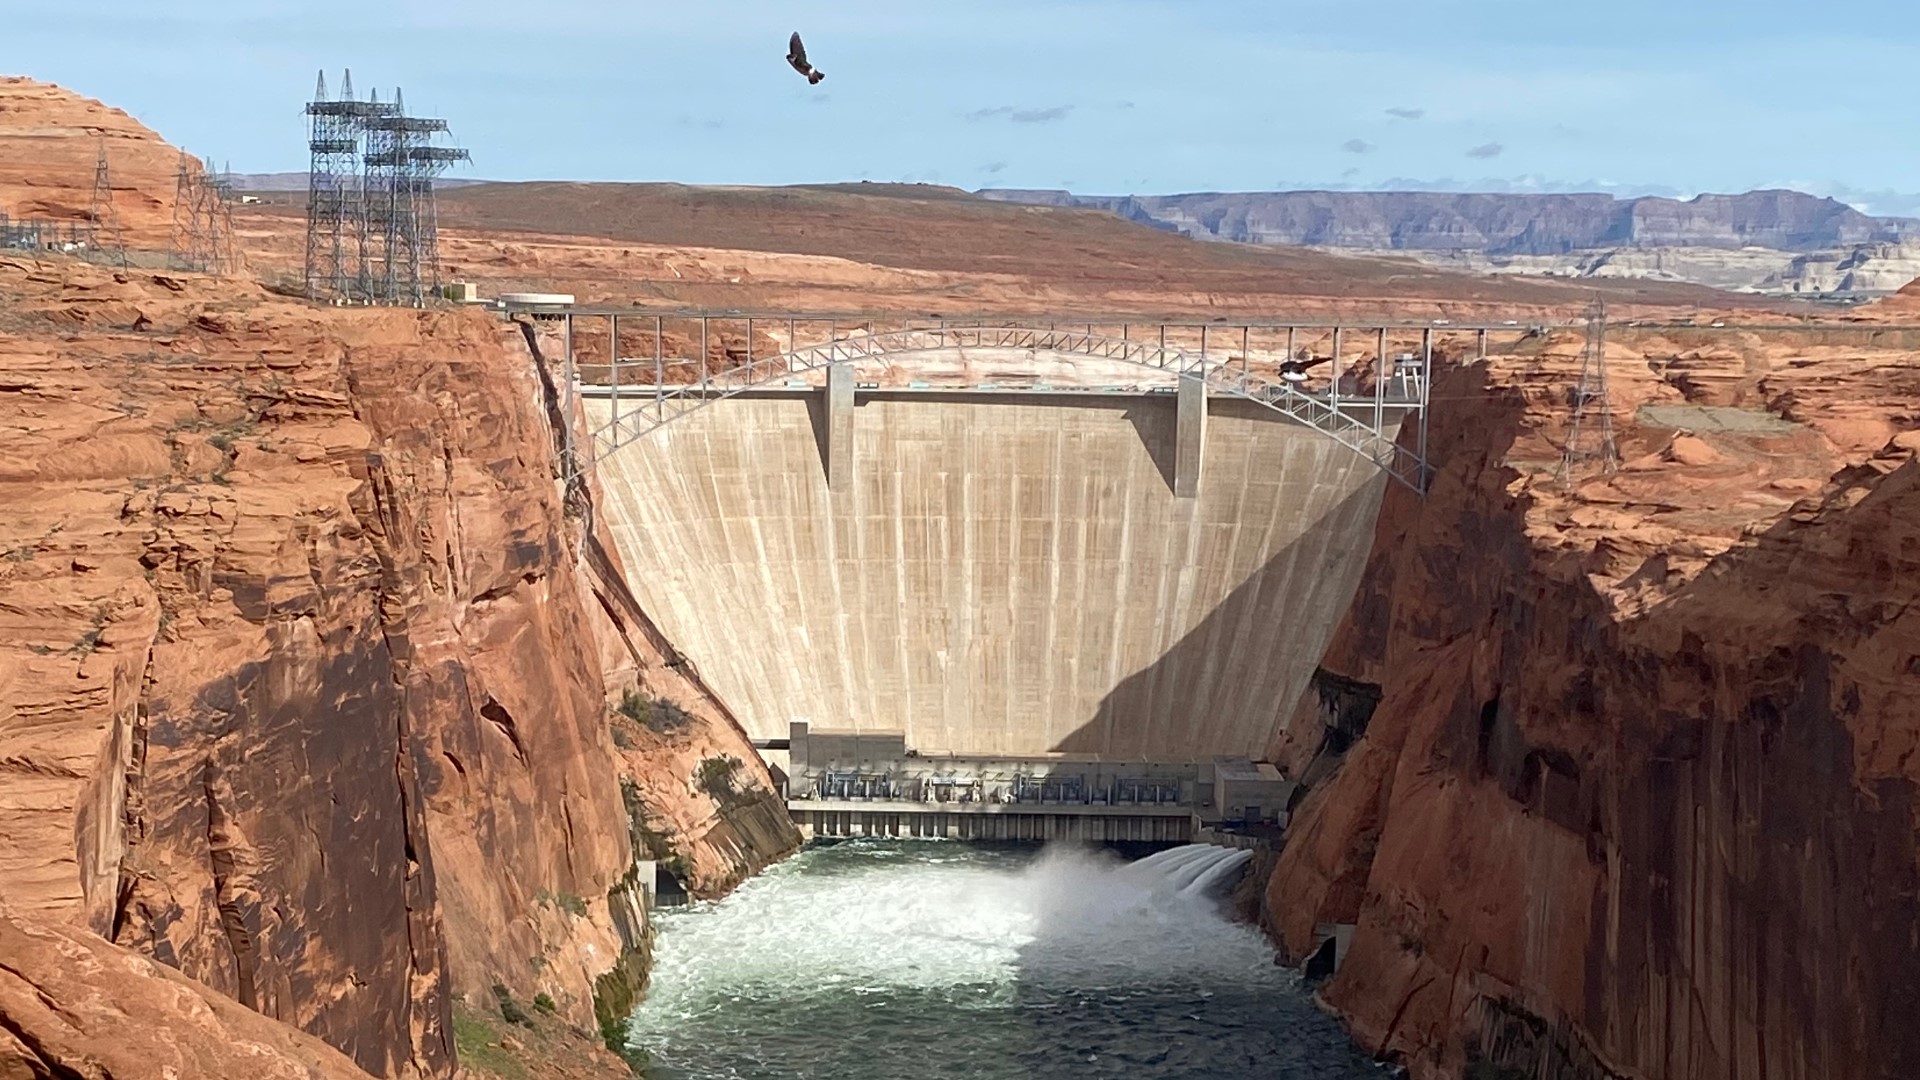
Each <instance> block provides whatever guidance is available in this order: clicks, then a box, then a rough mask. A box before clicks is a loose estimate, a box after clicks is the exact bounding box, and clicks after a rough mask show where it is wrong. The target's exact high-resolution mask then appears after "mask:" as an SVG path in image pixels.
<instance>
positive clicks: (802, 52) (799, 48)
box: [787, 30, 827, 85]
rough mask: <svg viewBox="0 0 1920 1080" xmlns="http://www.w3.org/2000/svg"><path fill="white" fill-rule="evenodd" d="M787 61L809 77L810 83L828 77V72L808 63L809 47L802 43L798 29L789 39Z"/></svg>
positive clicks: (808, 81)
mask: <svg viewBox="0 0 1920 1080" xmlns="http://www.w3.org/2000/svg"><path fill="white" fill-rule="evenodd" d="M787 63H789V64H792V65H793V70H795V71H797V72H799V73H800V74H802V75H805V76H806V77H807V83H808V85H812V84H814V83H817V82H819V81H820V80H821V79H824V78H826V77H827V73H826V72H824V71H820V70H817V69H816V68H815V67H814V66H813V65H812V64H809V63H807V47H806V46H805V45H802V44H800V32H799V31H798V30H796V31H794V34H793V37H791V38H789V39H787Z"/></svg>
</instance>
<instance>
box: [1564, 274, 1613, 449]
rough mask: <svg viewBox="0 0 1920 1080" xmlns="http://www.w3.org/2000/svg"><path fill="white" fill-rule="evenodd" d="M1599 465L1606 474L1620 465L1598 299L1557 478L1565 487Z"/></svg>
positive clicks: (1604, 310) (1604, 319)
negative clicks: (1593, 466) (1582, 471)
mask: <svg viewBox="0 0 1920 1080" xmlns="http://www.w3.org/2000/svg"><path fill="white" fill-rule="evenodd" d="M1596 461H1597V462H1599V463H1600V468H1601V471H1602V472H1605V473H1612V472H1613V471H1614V470H1615V469H1616V468H1618V467H1619V465H1620V449H1619V447H1617V446H1616V445H1614V441H1613V399H1612V398H1611V397H1609V396H1608V394H1607V308H1606V305H1605V304H1604V303H1602V302H1601V301H1600V300H1597V299H1596V300H1595V301H1594V302H1593V303H1592V304H1591V305H1589V306H1588V307H1587V345H1586V349H1585V350H1584V351H1583V352H1582V354H1581V357H1580V382H1579V384H1578V385H1576V386H1575V387H1574V389H1573V424H1572V426H1571V427H1569V428H1568V430H1567V445H1566V447H1565V449H1564V450H1563V451H1562V452H1561V457H1560V471H1559V476H1558V478H1559V479H1560V481H1561V482H1563V483H1564V482H1566V481H1567V480H1570V479H1572V478H1573V476H1574V474H1575V473H1576V472H1578V471H1580V470H1582V469H1584V468H1585V467H1586V466H1587V465H1589V464H1591V463H1593V462H1596Z"/></svg>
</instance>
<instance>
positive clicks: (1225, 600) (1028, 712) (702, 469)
mask: <svg viewBox="0 0 1920 1080" xmlns="http://www.w3.org/2000/svg"><path fill="white" fill-rule="evenodd" d="M819 398H820V395H819V394H817V393H795V394H764V395H749V396H741V397H737V398H732V399H728V400H723V401H719V402H716V403H714V404H713V405H711V406H709V407H707V408H703V409H700V410H697V411H695V412H693V413H690V414H687V415H685V416H682V417H680V418H679V419H677V420H675V421H674V422H673V423H671V424H668V425H665V426H664V427H661V428H659V429H657V430H655V431H654V432H652V433H650V434H649V435H647V436H646V437H645V438H643V439H640V440H638V441H637V442H634V443H631V444H629V445H627V446H625V447H623V448H621V449H620V450H618V451H616V452H614V453H612V454H609V455H607V456H606V457H604V458H603V459H602V460H601V461H600V463H599V470H600V481H601V485H602V487H603V490H604V493H605V501H606V507H605V510H604V514H603V520H605V521H606V522H607V524H608V525H609V527H610V529H611V530H612V533H613V536H614V539H615V542H616V544H617V545H618V546H619V548H620V554H621V558H622V561H623V562H624V563H625V565H626V567H627V568H628V574H629V578H630V584H631V586H632V589H633V592H634V594H635V595H636V596H637V597H638V598H639V600H640V602H641V604H642V605H643V606H644V607H645V608H646V610H647V611H648V612H649V613H650V614H651V615H652V616H653V618H654V620H655V621H656V622H657V624H658V625H659V627H660V629H661V630H662V632H664V633H665V634H666V635H667V636H668V637H669V638H670V639H671V640H672V641H673V642H674V644H675V646H676V647H677V648H678V649H679V650H680V651H681V652H683V653H684V654H686V655H687V656H688V657H689V658H691V659H692V661H693V662H694V663H695V665H697V667H698V668H699V670H700V672H701V674H702V675H703V676H704V677H705V679H706V681H707V682H708V683H709V684H710V685H711V686H712V687H713V688H714V689H715V691H716V692H718V693H719V694H720V696H721V697H722V698H723V699H724V700H725V701H726V702H727V704H728V705H729V706H730V707H731V708H732V709H733V711H734V712H735V714H736V715H737V716H738V717H739V718H740V720H741V722H742V723H743V724H744V725H745V726H746V728H747V729H748V732H749V734H750V735H752V737H754V738H756V739H773V738H784V737H785V736H786V735H787V733H788V725H789V724H790V723H791V722H792V721H795V720H804V721H807V722H809V723H811V724H812V725H813V726H814V727H815V728H816V729H832V730H853V731H873V732H883V731H891V732H905V733H906V739H907V745H908V746H909V747H912V748H913V749H915V750H917V751H919V752H921V753H927V754H937V753H955V754H968V755H983V754H985V755H1044V754H1049V753H1071V754H1074V755H1076V756H1079V755H1087V756H1095V757H1100V758H1104V759H1109V760H1148V761H1166V762H1182V761H1211V760H1212V759H1213V758H1214V757H1216V756H1220V755H1232V756H1236V757H1243V758H1244V757H1259V756H1260V755H1261V754H1262V753H1263V752H1264V751H1265V749H1266V747H1267V745H1268V743H1269V741H1270V739H1271V737H1272V735H1273V734H1274V732H1275V728H1276V725H1277V724H1279V723H1280V722H1281V721H1282V718H1284V717H1285V716H1287V715H1288V714H1289V712H1290V710H1291V707H1292V705H1293V702H1294V700H1295V699H1296V697H1297V696H1298V694H1299V693H1300V692H1301V690H1302V689H1303V688H1304V687H1305V685H1306V683H1307V680H1308V678H1309V677H1310V676H1311V674H1312V671H1313V668H1314V665H1315V664H1316V663H1317V661H1318V659H1319V657H1320V655H1321V653H1322V651H1323V650H1324V648H1325V646H1326V643H1327V639H1328V638H1329V637H1330V635H1331V634H1332V631H1333V627H1334V625H1335V624H1336V623H1337V621H1338V619H1339V617H1340V615H1341V613H1342V612H1343V611H1344V609H1345V607H1346V605H1347V603H1348V602H1349V601H1350V599H1351V598H1352V595H1353V592H1354V589H1355V588H1356V586H1357V584H1358V581H1359V577H1360V573H1361V570H1362V569H1363V568H1364V564H1365V560H1366V556H1367V552H1368V550H1369V548H1370V546H1371V542H1372V536H1373V522H1374V518H1375V516H1376V514H1377V512H1378V508H1379V505H1380V499H1381V495H1382V492H1383V490H1384V488H1385V485H1386V483H1387V481H1386V478H1385V475H1384V474H1383V473H1381V472H1380V471H1379V470H1378V469H1377V468H1376V467H1375V466H1374V465H1373V464H1372V463H1371V462H1369V461H1367V460H1365V459H1364V458H1362V457H1360V456H1359V455H1357V454H1355V453H1354V452H1353V451H1351V450H1349V449H1347V448H1346V447H1344V446H1341V445H1340V444H1338V443H1336V442H1334V441H1333V440H1332V439H1329V438H1327V437H1326V436H1324V435H1322V434H1320V433H1318V432H1316V431H1313V430H1312V429H1310V428H1306V427H1304V426H1301V425H1298V424H1295V423H1292V422H1290V421H1288V420H1285V419H1283V418H1279V417H1277V416H1275V415H1274V414H1273V413H1272V412H1271V411H1269V410H1266V409H1263V408H1261V407H1260V406H1258V405H1255V404H1252V403H1249V402H1242V401H1235V400H1218V399H1216V400H1214V401H1213V402H1211V403H1210V405H1209V413H1210V416H1209V419H1208V421H1207V425H1206V428H1205V450H1204V467H1203V470H1202V472H1201V476H1200V482H1199V487H1198V492H1197V496H1196V497H1194V498H1186V499H1181V498H1176V497H1175V496H1174V494H1173V484H1172V476H1173V470H1174V458H1175V442H1176V430H1175V429H1176V424H1175V401H1174V398H1173V395H1167V394H1162V395H1127V396H1121V395H1115V396H1113V397H1111V398H1107V397H1104V396H1095V395H1087V394H1079V395H1051V396H1050V395H1044V394H1030V395H1027V394H1008V393H1002V394H994V395H947V394H941V395H913V394H892V395H889V394H886V393H884V392H882V393H875V394H868V395H863V396H862V398H861V400H860V403H859V405H858V407H857V408H855V409H854V421H853V424H852V439H851V443H852V454H851V470H852V477H851V482H849V483H848V484H846V485H845V487H844V488H842V489H841V490H837V491H836V490H829V488H828V485H827V482H826V476H825V472H824V469H823V461H824V460H825V457H826V455H824V454H823V452H822V451H823V440H824V439H825V438H826V437H827V432H826V430H825V428H826V424H825V416H824V414H823V413H824V410H822V409H821V407H820V404H819ZM587 407H588V410H589V417H590V419H591V420H592V421H593V422H595V423H596V424H599V423H604V422H605V421H606V420H607V415H606V408H607V406H606V403H605V402H603V401H593V400H589V401H588V403H587Z"/></svg>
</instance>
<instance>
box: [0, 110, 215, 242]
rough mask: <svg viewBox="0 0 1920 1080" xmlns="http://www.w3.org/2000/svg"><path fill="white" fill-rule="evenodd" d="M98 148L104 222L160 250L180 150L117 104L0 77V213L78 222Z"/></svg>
mask: <svg viewBox="0 0 1920 1080" xmlns="http://www.w3.org/2000/svg"><path fill="white" fill-rule="evenodd" d="M102 151H104V152H105V153H106V156H107V170H108V174H109V179H110V181H111V189H110V190H111V199H110V200H109V205H110V208H111V211H112V217H111V218H110V219H109V220H108V221H103V222H102V225H103V226H105V225H108V224H110V223H114V222H117V224H118V225H119V227H120V230H121V233H122V237H123V239H124V240H125V242H126V243H127V245H128V246H129V247H141V248H146V249H150V250H164V249H165V247H166V244H167V235H168V232H169V230H170V229H171V227H172V223H173V203H174V193H175V188H176V186H177V183H176V181H177V178H178V174H179V169H180V151H178V150H176V149H174V148H173V147H171V146H169V145H167V143H166V141H165V140H163V139H161V138H160V136H158V135H156V134H154V133H153V131H151V130H150V129H148V128H147V127H146V126H145V125H143V124H141V123H140V122H139V121H137V120H135V119H134V118H133V117H131V116H128V115H127V114H126V113H125V112H123V111H121V110H119V109H114V108H110V107H108V106H106V105H103V104H101V103H100V102H98V101H92V100H89V99H87V98H83V97H81V96H79V95H77V94H74V93H71V92H69V91H67V90H63V89H61V88H60V87H57V86H49V85H47V84H46V83H40V82H35V81H33V80H32V79H23V78H19V77H16V76H0V213H5V214H7V215H8V216H9V217H11V218H13V219H15V220H16V221H17V220H22V219H42V220H46V221H52V222H59V223H63V224H65V223H73V224H77V225H80V226H81V227H84V225H85V222H86V221H87V217H88V214H89V213H90V212H91V210H92V209H93V180H94V171H95V165H96V164H97V163H98V161H99V158H100V154H101V153H102ZM193 167H195V168H197V167H198V166H197V164H195V165H193Z"/></svg>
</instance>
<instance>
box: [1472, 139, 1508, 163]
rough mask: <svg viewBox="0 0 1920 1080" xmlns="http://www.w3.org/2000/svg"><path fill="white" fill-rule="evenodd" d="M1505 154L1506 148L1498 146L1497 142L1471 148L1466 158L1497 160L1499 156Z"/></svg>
mask: <svg viewBox="0 0 1920 1080" xmlns="http://www.w3.org/2000/svg"><path fill="white" fill-rule="evenodd" d="M1506 152H1507V148H1506V147H1504V146H1502V145H1500V144H1499V143H1497V142H1490V143H1481V144H1480V145H1479V146H1476V147H1473V148H1472V149H1470V150H1468V151H1467V156H1468V157H1470V158H1481V159H1486V158H1497V157H1499V156H1500V155H1501V154H1504V153H1506Z"/></svg>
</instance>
